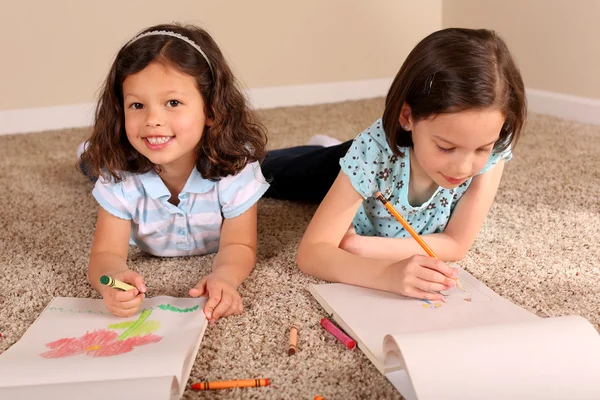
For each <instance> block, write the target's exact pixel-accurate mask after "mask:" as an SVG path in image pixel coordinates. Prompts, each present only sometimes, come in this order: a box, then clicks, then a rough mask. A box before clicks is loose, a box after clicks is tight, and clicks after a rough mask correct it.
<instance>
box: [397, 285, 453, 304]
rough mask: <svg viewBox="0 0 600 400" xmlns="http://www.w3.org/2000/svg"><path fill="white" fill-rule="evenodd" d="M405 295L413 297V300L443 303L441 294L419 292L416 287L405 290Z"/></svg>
mask: <svg viewBox="0 0 600 400" xmlns="http://www.w3.org/2000/svg"><path fill="white" fill-rule="evenodd" d="M406 295H407V296H409V297H414V298H417V299H423V300H439V301H445V300H444V296H443V295H442V294H441V293H432V292H426V291H425V290H421V289H419V288H416V287H413V288H408V289H407V290H406Z"/></svg>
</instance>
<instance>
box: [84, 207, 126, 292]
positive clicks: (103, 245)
mask: <svg viewBox="0 0 600 400" xmlns="http://www.w3.org/2000/svg"><path fill="white" fill-rule="evenodd" d="M130 233H131V221H129V220H124V219H120V218H117V217H115V216H114V215H112V214H111V213H109V212H108V211H106V210H105V209H104V208H102V207H98V219H97V222H96V232H95V233H94V241H93V243H92V250H91V252H90V262H89V265H88V279H89V280H90V284H91V285H92V287H93V288H94V289H96V290H97V291H98V292H99V293H102V291H103V289H104V286H103V285H102V284H101V283H100V277H101V276H102V275H112V274H113V273H115V272H122V271H126V270H128V268H127V251H128V250H129V235H130Z"/></svg>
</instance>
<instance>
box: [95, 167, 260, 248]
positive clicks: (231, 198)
mask: <svg viewBox="0 0 600 400" xmlns="http://www.w3.org/2000/svg"><path fill="white" fill-rule="evenodd" d="M268 187H269V184H268V183H267V182H266V181H265V178H264V177H263V175H262V172H261V169H260V165H259V164H258V162H255V163H252V164H248V165H247V166H246V167H245V168H244V169H243V170H242V171H240V172H239V173H238V174H237V175H231V176H227V177H224V178H221V180H219V181H216V182H214V181H210V180H208V179H204V178H202V176H201V175H200V173H199V172H198V170H197V169H196V168H194V170H193V171H192V173H191V174H190V177H189V178H188V180H187V182H186V184H185V186H184V188H183V190H182V191H181V193H179V204H178V205H177V206H175V205H173V204H171V203H169V202H168V200H169V198H170V197H171V193H170V192H169V189H168V188H167V187H166V186H165V184H164V182H163V181H162V179H161V178H160V177H159V176H158V174H157V173H156V172H154V171H150V172H147V173H145V174H132V173H125V179H124V180H123V181H121V182H118V183H114V181H113V180H105V179H103V178H100V179H98V181H97V182H96V186H95V187H94V190H93V191H92V194H93V195H94V197H95V198H96V201H98V203H99V204H100V206H101V207H102V208H104V209H105V210H106V211H108V212H109V213H111V214H112V215H114V216H116V217H119V218H121V219H126V220H131V228H132V229H131V239H130V244H133V245H136V246H138V247H139V248H141V249H142V250H144V251H146V252H148V253H150V254H153V255H156V256H162V257H176V256H190V255H201V254H208V253H214V252H216V251H217V250H218V249H219V240H220V236H221V225H222V223H223V218H234V217H237V216H238V215H241V214H242V213H244V212H245V211H246V210H248V209H249V208H250V207H252V205H254V203H256V202H257V201H258V199H260V197H261V196H262V195H263V194H264V193H265V191H266V190H267V189H268Z"/></svg>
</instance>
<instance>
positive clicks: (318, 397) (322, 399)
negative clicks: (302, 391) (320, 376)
mask: <svg viewBox="0 0 600 400" xmlns="http://www.w3.org/2000/svg"><path fill="white" fill-rule="evenodd" d="M314 400H327V399H326V398H325V397H323V396H319V395H316V396H315V398H314Z"/></svg>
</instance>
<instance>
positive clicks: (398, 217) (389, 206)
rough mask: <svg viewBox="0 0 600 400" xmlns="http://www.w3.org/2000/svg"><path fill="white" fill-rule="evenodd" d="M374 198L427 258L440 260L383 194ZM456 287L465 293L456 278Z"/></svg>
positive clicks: (378, 194) (379, 193)
mask: <svg viewBox="0 0 600 400" xmlns="http://www.w3.org/2000/svg"><path fill="white" fill-rule="evenodd" d="M375 197H377V200H379V201H380V202H381V203H382V204H383V205H384V206H385V208H387V210H388V211H389V212H390V214H392V216H394V218H396V220H398V222H400V224H402V226H403V227H404V229H406V231H407V232H408V233H409V234H410V236H412V237H413V239H415V240H416V241H417V243H419V246H421V248H422V249H423V250H425V253H427V254H428V255H429V257H432V258H437V259H438V260H439V259H440V258H439V257H438V256H437V255H436V254H435V253H434V252H433V250H432V249H431V247H429V245H427V243H425V241H424V240H423V239H421V237H420V236H419V234H418V233H417V232H416V231H415V230H414V229H413V227H412V226H410V224H409V223H408V222H407V221H406V220H405V219H404V217H403V216H402V215H401V214H400V213H399V212H398V210H396V208H395V207H394V206H393V205H392V204H391V203H390V202H389V201H388V199H386V198H385V197H384V196H383V194H381V192H377V193H375ZM456 285H457V286H458V287H459V289H460V290H462V291H463V292H464V291H465V288H463V286H462V285H461V284H460V281H459V280H458V278H456Z"/></svg>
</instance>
